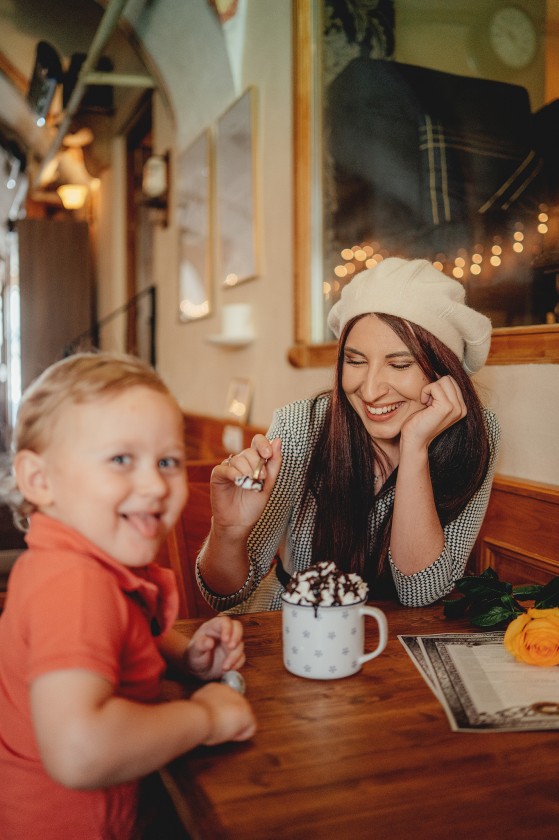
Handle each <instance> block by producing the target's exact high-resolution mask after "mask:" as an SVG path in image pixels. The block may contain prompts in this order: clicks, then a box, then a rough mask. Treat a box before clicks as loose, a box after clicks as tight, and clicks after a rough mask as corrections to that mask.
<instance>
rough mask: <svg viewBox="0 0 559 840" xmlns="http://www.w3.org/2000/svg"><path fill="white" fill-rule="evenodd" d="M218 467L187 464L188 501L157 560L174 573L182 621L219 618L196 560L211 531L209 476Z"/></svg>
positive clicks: (199, 463)
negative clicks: (206, 596)
mask: <svg viewBox="0 0 559 840" xmlns="http://www.w3.org/2000/svg"><path fill="white" fill-rule="evenodd" d="M215 464H216V461H215V460H211V461H189V462H188V464H187V475H188V501H187V503H186V505H185V508H184V510H183V512H182V514H181V516H180V517H179V520H178V522H177V524H176V525H175V527H174V529H173V530H172V531H171V533H170V534H169V536H168V537H167V540H166V542H165V544H164V546H163V548H162V550H161V552H160V555H159V558H158V560H159V562H160V563H161V565H162V566H166V567H167V568H170V569H173V571H174V572H175V575H176V578H177V585H178V589H179V618H195V617H209V616H212V615H217V613H216V611H215V610H213V609H212V608H211V607H210V606H209V605H208V604H207V603H206V601H204V599H203V597H202V595H201V593H200V590H199V589H198V584H197V583H196V575H195V563H196V557H197V555H198V552H199V550H200V548H201V546H202V543H203V542H204V540H205V538H206V537H207V535H208V532H209V530H210V524H211V516H212V511H211V504H210V476H211V473H212V469H213V468H214V466H215Z"/></svg>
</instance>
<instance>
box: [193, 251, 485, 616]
mask: <svg viewBox="0 0 559 840" xmlns="http://www.w3.org/2000/svg"><path fill="white" fill-rule="evenodd" d="M329 326H330V328H331V330H332V331H333V333H334V334H335V335H336V336H337V337H339V341H338V361H337V366H336V373H335V384H334V387H333V389H332V391H330V392H327V393H323V394H320V395H319V396H318V397H316V398H314V399H309V400H300V401H298V402H296V403H293V404H291V405H288V406H285V407H284V408H281V409H279V410H277V411H276V413H275V415H274V419H273V421H272V425H271V427H270V429H269V430H268V433H267V437H264V436H262V435H256V436H255V438H254V440H253V442H252V446H251V447H250V448H249V449H246V450H244V452H241V453H240V454H239V455H237V456H236V457H235V461H234V463H231V464H229V463H227V462H224V463H223V464H221V465H220V466H218V467H216V468H215V470H214V471H213V474H212V499H213V521H212V529H211V531H210V535H209V539H208V541H207V543H206V544H205V546H204V547H203V549H202V552H201V554H200V556H199V559H198V582H199V584H200V587H201V589H202V593H203V594H204V595H205V597H206V599H207V601H208V603H210V604H211V606H213V607H214V608H215V609H221V610H223V609H227V610H229V611H233V612H249V611H252V610H262V609H279V608H280V602H281V594H282V592H283V590H284V587H285V585H286V583H287V581H288V580H289V576H290V575H291V574H293V573H295V572H297V571H301V570H303V569H305V568H307V567H308V566H309V565H311V564H312V563H316V562H320V561H322V560H327V561H334V562H335V563H336V564H337V565H338V566H339V567H340V568H341V569H342V570H344V571H349V572H356V573H358V574H359V575H360V576H361V577H362V578H364V579H365V580H366V582H367V583H368V585H369V593H370V597H371V598H373V599H375V598H386V597H388V598H398V599H399V600H400V601H401V602H402V603H404V604H408V605H411V606H420V605H424V604H428V603H431V602H433V601H435V600H437V599H438V598H440V597H441V596H442V595H444V594H446V593H448V592H450V590H451V589H452V587H453V585H454V581H455V580H456V579H457V578H458V577H461V576H462V574H463V572H464V568H465V565H466V562H467V559H468V557H469V554H470V552H471V549H472V547H473V544H474V541H475V539H476V536H477V533H478V531H479V528H480V525H481V522H482V519H483V515H484V513H485V509H486V507H487V502H488V498H489V491H490V488H491V482H492V477H493V471H494V467H495V457H496V454H497V448H498V441H499V426H498V423H497V420H496V418H495V416H494V415H493V414H492V413H491V412H490V411H488V410H486V409H484V408H483V407H482V405H481V403H480V401H479V398H478V396H477V394H476V391H475V389H474V386H473V384H472V382H471V379H470V374H472V373H474V372H475V371H477V370H479V368H480V367H481V366H482V365H483V364H484V362H485V359H486V357H487V353H488V350H489V342H490V336H491V324H490V322H489V320H488V319H487V318H486V317H485V316H484V315H481V314H479V313H478V312H475V311H474V310H473V309H471V308H470V307H468V306H466V305H465V304H464V290H463V288H462V286H461V285H460V284H459V283H457V282H456V281H455V280H452V279H450V278H448V277H445V276H444V275H443V274H442V273H441V272H440V271H438V270H437V269H436V268H434V267H433V265H432V264H431V263H429V262H427V261H425V260H411V261H408V260H403V259H397V258H390V259H386V260H384V261H383V262H382V263H381V264H380V265H378V266H377V267H376V268H374V269H370V270H368V271H364V272H362V273H361V274H359V275H357V277H355V278H354V280H353V281H352V282H351V283H349V284H348V285H347V286H346V287H345V289H344V291H343V293H342V296H341V299H340V301H339V302H338V304H336V306H335V307H334V308H333V309H332V311H331V313H330V318H329ZM259 458H262V459H265V461H266V467H265V475H264V476H263V477H264V487H263V490H262V492H260V493H256V494H254V493H253V494H246V492H245V491H243V490H242V489H239V488H238V487H237V486H236V483H235V478H236V477H237V475H238V474H239V472H242V473H244V474H250V473H251V472H252V470H253V469H254V468H255V466H256V464H257V463H258V460H259Z"/></svg>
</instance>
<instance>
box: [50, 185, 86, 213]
mask: <svg viewBox="0 0 559 840" xmlns="http://www.w3.org/2000/svg"><path fill="white" fill-rule="evenodd" d="M56 192H57V193H58V195H59V196H60V200H61V202H62V204H63V205H64V209H65V210H79V209H80V207H83V205H84V203H85V199H86V197H87V187H86V186H85V184H62V185H61V186H60V187H58V188H57V190H56Z"/></svg>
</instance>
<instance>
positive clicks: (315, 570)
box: [283, 561, 369, 607]
mask: <svg viewBox="0 0 559 840" xmlns="http://www.w3.org/2000/svg"><path fill="white" fill-rule="evenodd" d="M368 591H369V590H368V587H367V584H366V583H365V581H364V580H363V579H362V578H361V577H359V575H357V574H354V573H353V572H342V571H340V569H338V567H337V566H336V564H335V563H332V562H326V561H323V562H321V563H315V564H314V565H312V566H309V567H308V568H307V569H305V570H304V571H303V572H296V573H295V574H294V575H293V577H292V578H291V580H290V581H289V583H288V585H287V589H286V591H285V594H284V595H283V598H284V600H285V601H289V603H290V604H308V605H310V606H313V607H336V606H342V605H344V606H345V605H348V604H358V603H359V602H360V601H365V600H366V598H367V593H368Z"/></svg>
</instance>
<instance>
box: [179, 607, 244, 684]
mask: <svg viewBox="0 0 559 840" xmlns="http://www.w3.org/2000/svg"><path fill="white" fill-rule="evenodd" d="M184 661H185V664H186V667H187V669H188V670H189V671H190V673H191V674H193V675H194V676H195V677H198V678H199V679H201V680H217V679H219V678H220V677H221V676H222V675H223V674H224V672H225V671H236V670H238V669H239V668H240V667H241V666H242V665H244V662H245V653H244V643H243V626H242V624H241V623H240V622H239V621H232V620H231V619H230V618H229V617H228V616H226V615H221V616H216V617H215V618H211V619H210V620H209V621H206V622H204V624H202V626H201V627H199V628H198V630H197V631H196V632H195V633H194V635H193V636H192V638H191V640H190V643H189V645H188V647H187V649H186V651H185V654H184Z"/></svg>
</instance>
